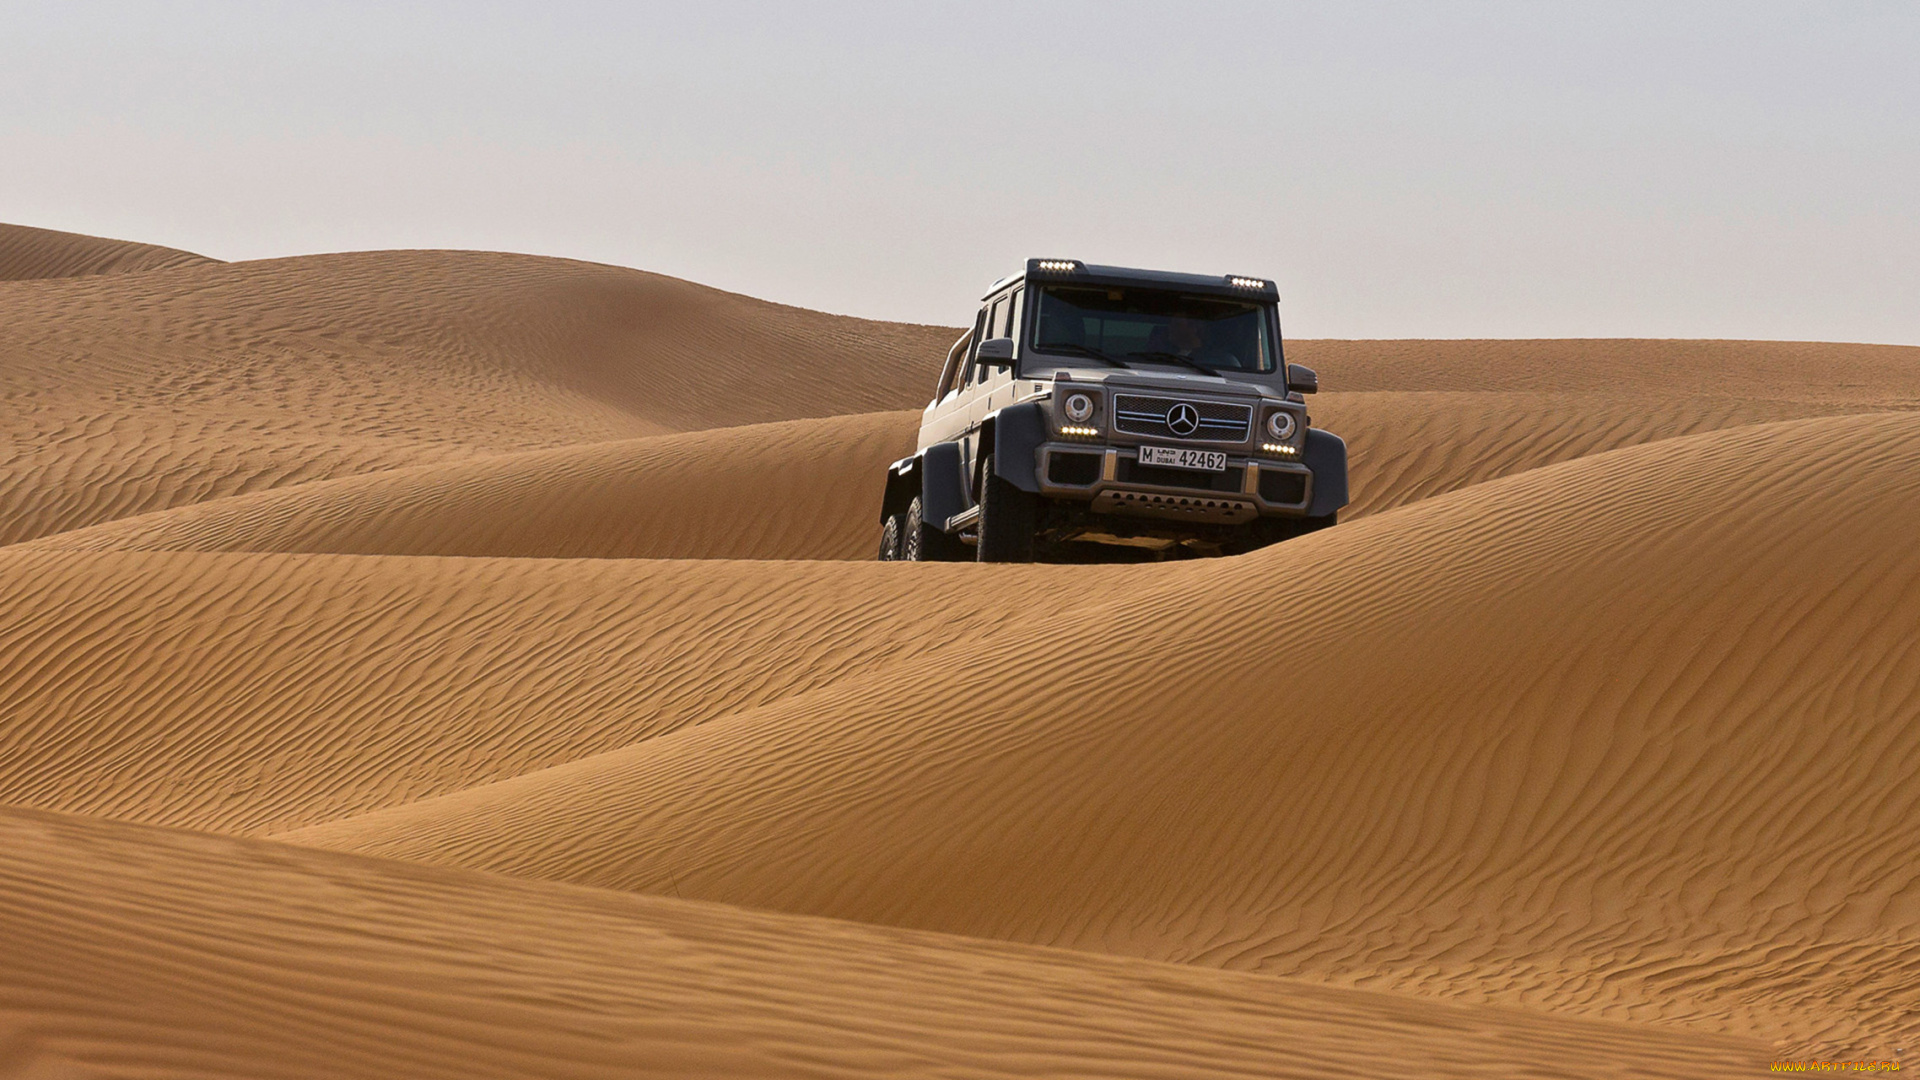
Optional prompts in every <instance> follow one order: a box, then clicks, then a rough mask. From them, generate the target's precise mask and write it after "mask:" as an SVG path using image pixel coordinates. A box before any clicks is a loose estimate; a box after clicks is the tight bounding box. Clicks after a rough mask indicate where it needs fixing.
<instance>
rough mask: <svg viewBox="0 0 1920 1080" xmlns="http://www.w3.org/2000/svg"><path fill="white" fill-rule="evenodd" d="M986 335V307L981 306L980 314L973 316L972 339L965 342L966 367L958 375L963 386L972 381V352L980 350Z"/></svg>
mask: <svg viewBox="0 0 1920 1080" xmlns="http://www.w3.org/2000/svg"><path fill="white" fill-rule="evenodd" d="M986 336H987V309H986V308H984V307H982V308H981V309H980V314H978V315H975V316H974V317H973V340H972V341H970V342H968V343H967V369H966V371H965V372H963V373H962V374H961V376H960V382H959V385H960V386H962V387H965V386H966V385H967V384H969V383H971V382H972V381H973V369H974V363H973V360H974V354H975V353H978V352H979V351H980V343H981V342H982V341H984V340H986Z"/></svg>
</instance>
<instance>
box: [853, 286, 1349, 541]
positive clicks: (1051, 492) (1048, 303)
mask: <svg viewBox="0 0 1920 1080" xmlns="http://www.w3.org/2000/svg"><path fill="white" fill-rule="evenodd" d="M1316 389H1318V379H1317V378H1316V376H1315V375H1314V373H1313V372H1312V371H1311V370H1309V369H1308V368H1305V367H1302V366H1301V365H1299V364H1289V363H1287V362H1286V359H1285V357H1284V355H1283V354H1282V351H1281V341H1280V319H1279V294H1278V292H1277V291H1276V290H1275V288H1274V285H1273V283H1272V282H1271V281H1266V280H1263V279H1259V278H1247V277H1235V276H1227V277H1209V276H1205V275H1200V274H1173V273H1165V272H1161V271H1156V270H1130V269H1125V268H1123V267H1117V266H1093V265H1088V264H1085V263H1082V262H1079V261H1078V260H1074V259H1030V260H1028V261H1027V265H1026V269H1025V271H1023V272H1022V273H1019V274H1015V275H1013V276H1011V277H1008V278H1004V279H1002V280H1000V281H998V282H996V283H995V284H994V286H993V287H992V288H991V289H989V290H987V294H986V297H985V299H984V300H983V301H982V303H981V305H980V313H979V315H978V317H977V318H975V320H974V324H973V328H972V329H971V330H969V331H967V332H966V333H965V334H963V335H961V337H960V340H959V341H957V342H955V343H954V345H953V348H952V349H951V350H949V351H948V353H947V361H946V365H945V367H943V368H942V369H941V372H940V382H939V386H938V388H937V389H936V390H935V392H934V396H933V401H932V402H931V403H929V404H928V405H927V407H926V411H925V412H924V413H923V414H922V417H921V422H920V437H919V442H918V446H919V449H918V450H917V451H915V453H914V454H913V456H912V457H908V458H902V459H901V460H899V461H896V462H894V463H893V465H892V466H890V467H889V469H888V471H887V488H886V497H885V501H884V503H883V506H882V509H881V519H880V524H881V531H880V537H881V539H880V558H882V559H905V560H959V559H976V558H977V559H978V560H980V561H981V562H1028V561H1032V560H1034V559H1035V558H1048V559H1063V560H1072V561H1081V560H1087V559H1092V558H1100V557H1113V558H1117V557H1123V556H1129V555H1130V556H1131V557H1133V558H1143V557H1145V558H1166V557H1170V556H1184V555H1215V554H1234V553H1237V552H1244V551H1249V550H1252V549H1253V548H1256V547H1260V546H1263V545H1266V544H1271V543H1274V542H1276V541H1280V540H1285V539H1288V538H1290V537H1293V536H1297V535H1299V534H1301V533H1304V532H1308V531H1311V530H1313V529H1319V528H1324V527H1326V526H1328V525H1331V524H1333V522H1334V520H1335V518H1336V516H1337V514H1338V511H1339V510H1340V508H1341V507H1342V506H1345V505H1346V503H1347V447H1346V443H1344V442H1342V441H1341V439H1340V438H1339V437H1338V436H1336V435H1334V434H1333V433H1331V432H1327V431H1322V430H1320V429H1318V428H1315V427H1313V425H1312V423H1311V420H1310V418H1309V417H1308V415H1307V407H1306V398H1305V397H1304V395H1306V394H1311V393H1313V392H1314V391H1315V390H1316Z"/></svg>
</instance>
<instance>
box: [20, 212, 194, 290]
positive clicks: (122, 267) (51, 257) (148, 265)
mask: <svg viewBox="0 0 1920 1080" xmlns="http://www.w3.org/2000/svg"><path fill="white" fill-rule="evenodd" d="M218 261H219V260H217V259H209V258H207V257H206V256H205V255H195V254H194V253H193V252H191V251H180V250H177V249H175V248H166V247H159V246H157V245H154V244H138V243H135V242H133V241H131V240H108V239H105V238H103V237H98V236H84V235H82V234H80V233H69V232H58V231H56V230H53V229H36V228H33V227H31V226H27V225H4V224H0V281H29V280H35V279H41V278H65V277H87V276H90V275H93V274H130V273H134V272H136V271H140V270H166V269H169V268H172V267H175V266H204V265H208V264H211V263H215V262H218Z"/></svg>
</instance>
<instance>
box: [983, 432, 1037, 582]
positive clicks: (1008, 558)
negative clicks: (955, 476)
mask: <svg viewBox="0 0 1920 1080" xmlns="http://www.w3.org/2000/svg"><path fill="white" fill-rule="evenodd" d="M1039 518H1040V496H1038V495H1035V494H1033V493H1032V492H1030V491H1022V490H1020V489H1019V488H1017V487H1015V486H1014V485H1012V484H1010V483H1008V482H1007V481H1005V480H1002V479H1001V478H1000V476H999V474H998V473H995V472H994V471H993V456H992V455H988V456H987V459H986V460H985V461H983V462H982V463H981V465H980V543H979V544H978V545H976V546H975V548H974V554H975V557H976V558H978V559H979V561H981V562H1003V563H1025V562H1032V561H1033V532H1034V529H1035V528H1037V527H1038V525H1039Z"/></svg>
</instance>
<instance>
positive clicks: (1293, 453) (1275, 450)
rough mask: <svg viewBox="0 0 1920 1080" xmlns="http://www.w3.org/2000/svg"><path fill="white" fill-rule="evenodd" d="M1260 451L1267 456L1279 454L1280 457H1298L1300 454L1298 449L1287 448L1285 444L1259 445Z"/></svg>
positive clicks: (1295, 447)
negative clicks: (1267, 454)
mask: <svg viewBox="0 0 1920 1080" xmlns="http://www.w3.org/2000/svg"><path fill="white" fill-rule="evenodd" d="M1260 449H1261V450H1262V451H1264V452H1266V453H1269V454H1279V455H1281V456H1282V457H1298V456H1299V454H1300V448H1299V447H1297V446H1288V445H1287V444H1286V443H1277V442H1270V443H1261V444H1260Z"/></svg>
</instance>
